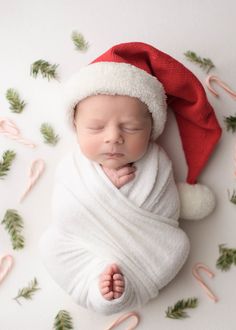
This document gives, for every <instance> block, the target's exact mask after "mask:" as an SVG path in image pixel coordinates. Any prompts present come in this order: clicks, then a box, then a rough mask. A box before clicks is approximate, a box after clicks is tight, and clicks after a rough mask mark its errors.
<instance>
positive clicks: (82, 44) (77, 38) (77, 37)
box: [71, 31, 89, 51]
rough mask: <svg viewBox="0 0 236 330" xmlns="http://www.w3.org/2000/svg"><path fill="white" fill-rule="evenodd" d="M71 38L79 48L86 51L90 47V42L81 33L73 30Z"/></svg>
mask: <svg viewBox="0 0 236 330" xmlns="http://www.w3.org/2000/svg"><path fill="white" fill-rule="evenodd" d="M71 38H72V40H73V42H74V45H75V47H76V49H77V50H79V51H86V50H87V49H88V48H89V44H88V42H86V41H85V39H84V36H83V35H82V34H81V33H79V32H77V31H73V32H72V34H71Z"/></svg>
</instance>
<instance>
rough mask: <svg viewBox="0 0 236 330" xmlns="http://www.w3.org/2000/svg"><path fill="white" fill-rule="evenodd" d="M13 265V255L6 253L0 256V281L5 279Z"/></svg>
mask: <svg viewBox="0 0 236 330" xmlns="http://www.w3.org/2000/svg"><path fill="white" fill-rule="evenodd" d="M12 266H13V256H11V255H10V254H6V255H4V256H2V257H0V283H2V281H3V280H4V279H5V277H6V276H7V274H8V273H9V272H10V270H11V269H12Z"/></svg>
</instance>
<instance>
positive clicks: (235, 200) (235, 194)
mask: <svg viewBox="0 0 236 330" xmlns="http://www.w3.org/2000/svg"><path fill="white" fill-rule="evenodd" d="M228 196H229V200H230V202H231V203H233V204H236V192H235V190H234V191H233V192H232V195H231V196H230V192H229V190H228Z"/></svg>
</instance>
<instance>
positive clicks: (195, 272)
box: [192, 263, 218, 302]
mask: <svg viewBox="0 0 236 330" xmlns="http://www.w3.org/2000/svg"><path fill="white" fill-rule="evenodd" d="M200 269H202V270H204V272H206V273H207V275H208V276H209V277H210V278H212V277H214V276H215V274H214V273H213V272H211V271H210V270H209V269H208V267H207V266H206V265H204V264H202V263H197V264H196V265H195V266H194V267H193V270H192V273H193V276H194V277H195V278H196V280H197V281H198V283H199V284H200V286H201V287H202V288H203V290H204V291H205V292H206V294H207V295H208V297H209V298H210V299H211V300H213V301H214V302H217V301H218V298H217V297H216V296H215V295H214V293H213V292H212V291H211V290H210V289H209V288H208V286H207V285H206V284H205V283H204V281H203V279H202V278H201V276H200V275H199V270H200Z"/></svg>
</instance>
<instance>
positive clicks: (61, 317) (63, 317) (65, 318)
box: [53, 310, 74, 330]
mask: <svg viewBox="0 0 236 330" xmlns="http://www.w3.org/2000/svg"><path fill="white" fill-rule="evenodd" d="M53 329H54V330H69V329H74V328H73V323H72V318H71V316H70V314H69V313H68V312H67V311H65V310H61V311H59V312H58V314H57V315H56V317H55V320H54V325H53Z"/></svg>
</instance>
